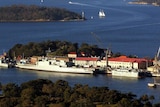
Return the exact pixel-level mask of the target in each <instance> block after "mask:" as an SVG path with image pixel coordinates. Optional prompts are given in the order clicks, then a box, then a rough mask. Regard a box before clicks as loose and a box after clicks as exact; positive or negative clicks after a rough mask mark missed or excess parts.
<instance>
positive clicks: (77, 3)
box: [68, 1, 94, 7]
mask: <svg viewBox="0 0 160 107" xmlns="http://www.w3.org/2000/svg"><path fill="white" fill-rule="evenodd" d="M68 3H69V4H72V5H80V6H90V7H94V6H93V5H89V4H84V3H79V2H72V1H69V2H68Z"/></svg>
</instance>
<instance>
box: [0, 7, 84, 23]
mask: <svg viewBox="0 0 160 107" xmlns="http://www.w3.org/2000/svg"><path fill="white" fill-rule="evenodd" d="M70 20H83V18H82V16H81V15H80V14H78V13H75V12H71V11H69V10H66V9H61V8H53V7H43V6H35V5H30V6H27V5H12V6H5V7H0V22H12V21H13V22H15V21H18V22H19V21H70Z"/></svg>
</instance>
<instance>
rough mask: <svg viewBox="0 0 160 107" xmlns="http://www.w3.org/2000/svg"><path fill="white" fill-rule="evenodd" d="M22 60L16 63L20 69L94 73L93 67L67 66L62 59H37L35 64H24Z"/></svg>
mask: <svg viewBox="0 0 160 107" xmlns="http://www.w3.org/2000/svg"><path fill="white" fill-rule="evenodd" d="M23 62H25V61H22V62H21V63H18V64H17V65H16V67H17V68H21V69H29V70H38V71H51V72H59V73H79V74H93V73H94V69H93V68H82V67H76V66H69V64H68V65H67V62H65V61H63V60H53V59H52V60H48V59H43V60H40V61H37V62H36V64H26V63H23Z"/></svg>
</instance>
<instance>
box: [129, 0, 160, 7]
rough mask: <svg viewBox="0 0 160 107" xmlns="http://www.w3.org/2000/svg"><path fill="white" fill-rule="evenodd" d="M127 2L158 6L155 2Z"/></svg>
mask: <svg viewBox="0 0 160 107" xmlns="http://www.w3.org/2000/svg"><path fill="white" fill-rule="evenodd" d="M128 4H141V5H153V6H160V5H158V4H157V3H147V2H139V1H133V2H128Z"/></svg>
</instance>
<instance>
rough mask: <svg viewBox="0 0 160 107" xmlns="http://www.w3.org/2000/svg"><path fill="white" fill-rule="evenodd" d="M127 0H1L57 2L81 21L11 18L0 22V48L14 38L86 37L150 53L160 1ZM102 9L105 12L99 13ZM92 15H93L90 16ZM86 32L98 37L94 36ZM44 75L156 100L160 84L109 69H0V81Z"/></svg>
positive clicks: (108, 45)
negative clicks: (139, 2)
mask: <svg viewBox="0 0 160 107" xmlns="http://www.w3.org/2000/svg"><path fill="white" fill-rule="evenodd" d="M128 1H130V0H87V1H81V0H73V1H72V2H74V4H69V3H68V2H69V1H67V0H43V2H41V1H40V0H27V1H22V0H12V1H11V0H5V1H4V0H0V6H8V5H12V4H27V5H29V4H34V5H41V6H50V7H61V8H66V9H68V10H71V11H75V12H78V13H80V14H81V12H82V11H84V12H85V16H86V18H87V20H86V21H80V22H76V21H70V22H12V23H9V22H8V23H0V37H1V39H0V43H1V44H0V53H2V52H4V51H7V50H8V49H10V48H11V47H12V46H14V45H15V44H17V43H22V44H25V43H28V42H41V41H45V40H66V41H71V42H74V43H75V42H77V43H79V44H81V43H84V42H85V43H89V44H93V45H99V46H100V47H102V48H111V49H112V51H113V52H121V53H124V54H126V55H130V54H132V55H137V56H139V57H151V58H152V57H154V55H155V53H156V51H157V49H158V47H159V45H160V44H159V41H160V36H159V35H160V30H159V29H160V20H159V19H160V14H159V11H160V7H154V6H150V5H133V4H128ZM100 9H103V10H104V11H105V13H106V17H105V18H99V17H98V11H99V10H100ZM91 17H92V19H91ZM91 32H94V33H95V34H96V35H97V36H98V38H99V39H100V40H101V41H100V44H99V43H97V42H96V39H95V38H94V37H93V35H92V34H91ZM38 78H44V79H50V80H52V81H56V80H58V79H63V80H66V81H68V82H69V83H70V84H71V85H74V84H76V83H82V84H89V85H90V86H108V87H109V88H110V89H117V90H120V91H122V92H132V93H135V94H136V95H138V96H141V95H143V94H149V95H154V96H155V98H156V102H158V101H159V100H160V95H159V92H160V87H157V88H156V89H153V88H149V87H148V86H147V83H148V82H152V81H153V79H152V78H144V79H134V78H117V77H112V76H108V75H96V76H93V75H82V74H76V75H75V74H58V73H51V72H36V71H27V70H23V71H22V70H18V69H15V68H13V69H0V82H1V83H4V84H5V83H9V82H14V83H17V84H20V83H22V82H26V81H29V80H33V79H38Z"/></svg>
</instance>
